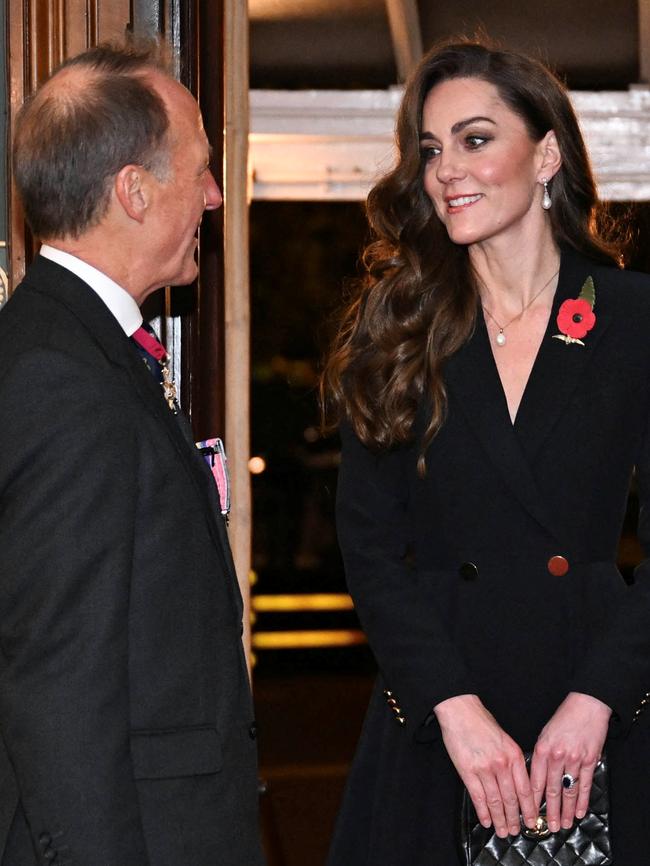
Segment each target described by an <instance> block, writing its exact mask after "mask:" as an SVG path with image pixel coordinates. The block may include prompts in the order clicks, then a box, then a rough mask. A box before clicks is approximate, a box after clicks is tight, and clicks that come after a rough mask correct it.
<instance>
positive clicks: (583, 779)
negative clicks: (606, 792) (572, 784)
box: [576, 764, 596, 819]
mask: <svg viewBox="0 0 650 866" xmlns="http://www.w3.org/2000/svg"><path fill="white" fill-rule="evenodd" d="M595 769H596V764H583V765H582V767H581V768H580V781H579V782H578V798H577V802H576V818H578V819H580V818H584V817H585V815H586V814H587V809H588V808H589V798H590V797H591V786H592V785H593V781H594V770H595Z"/></svg>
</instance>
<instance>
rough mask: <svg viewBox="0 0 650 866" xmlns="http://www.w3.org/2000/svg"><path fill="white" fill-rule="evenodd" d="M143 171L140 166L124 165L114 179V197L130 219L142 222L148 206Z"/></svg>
mask: <svg viewBox="0 0 650 866" xmlns="http://www.w3.org/2000/svg"><path fill="white" fill-rule="evenodd" d="M144 175H145V170H144V169H143V168H142V166H141V165H125V166H124V168H122V169H120V171H119V172H118V173H117V175H116V177H115V183H114V192H115V197H116V198H117V200H118V202H119V203H120V205H121V206H122V210H123V211H124V212H125V214H126V215H127V216H128V217H130V218H131V219H134V220H136V221H137V222H139V223H142V222H144V218H145V212H146V210H147V205H148V198H149V195H148V188H147V183H146V178H145V176H144Z"/></svg>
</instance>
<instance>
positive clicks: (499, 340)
mask: <svg viewBox="0 0 650 866" xmlns="http://www.w3.org/2000/svg"><path fill="white" fill-rule="evenodd" d="M559 273H560V271H559V268H558V270H557V271H556V272H555V273H554V274H553V276H552V277H551V278H550V280H548V281H547V282H545V283H544V285H543V286H542V288H541V289H540V290H539V292H537V294H536V295H533V297H532V298H531V299H530V301H528V303H527V304H526V306H525V307H524V308H523V309H522V310H521V311H520V312H519V313H517V315H516V316H514V317H513V318H512V319H510V321H509V322H506V323H505V325H502V324H501V323H500V322H498V321H497V320H496V319H495V317H494V316H493V315H492V313H491V312H490V311H489V310H488V308H487V307H486V306H485V305H484V304H482V306H483V309H484V311H485V312H486V313H487V314H488V316H489V317H490V318H491V319H492V321H493V322H494V324H495V325H496V326H497V328H498V329H499V333H498V334H497V335H496V337H495V338H494V341H495V343H496V344H497V346H505V344H506V335H505V334H504V333H503V332H504V331H505V329H506V328H509V327H510V325H512V323H513V322H516V321H517V319H520V318H521V317H522V316H523V314H524V313H525V312H526V310H527V309H528V308H529V307H532V305H533V304H534V303H535V301H536V300H537V298H539V296H540V295H541V294H542V292H543V291H544V289H545V288H546V287H547V286H550V284H551V283H552V282H553V280H554V279H555V277H557V275H558V274H559Z"/></svg>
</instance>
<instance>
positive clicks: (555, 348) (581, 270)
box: [515, 250, 611, 465]
mask: <svg viewBox="0 0 650 866" xmlns="http://www.w3.org/2000/svg"><path fill="white" fill-rule="evenodd" d="M596 269H597V270H598V272H599V273H601V272H602V271H601V269H600V268H599V266H598V265H595V264H594V263H593V262H590V261H589V260H588V259H585V258H583V257H582V256H580V255H578V254H577V253H575V252H573V251H570V250H564V251H563V252H562V261H561V267H560V276H559V281H558V288H557V292H556V293H555V299H554V302H553V309H552V311H551V316H550V318H549V322H548V327H547V330H546V334H545V336H544V339H543V340H542V343H541V346H540V349H539V352H538V355H537V358H536V359H535V364H534V365H533V369H532V371H531V374H530V378H529V379H528V384H527V386H526V390H525V392H524V395H523V398H522V401H521V405H520V407H519V411H518V413H517V418H516V420H515V431H516V433H517V436H518V438H519V441H520V442H521V446H522V449H523V452H524V454H525V456H526V458H527V460H528V462H529V463H530V464H531V465H532V463H533V461H534V459H535V457H536V455H537V454H538V453H539V450H540V448H541V447H542V445H543V444H544V441H545V440H546V439H547V438H548V436H549V435H550V434H551V432H552V431H553V429H554V428H555V427H556V426H557V425H558V424H560V423H561V422H562V416H563V413H564V412H565V411H566V409H567V406H568V405H569V404H570V401H571V397H572V395H573V394H574V392H575V390H576V388H577V387H578V386H579V384H580V381H581V378H582V377H583V375H584V372H585V370H586V368H587V366H588V365H589V364H590V363H591V361H592V359H593V357H594V354H596V352H597V347H598V344H599V342H600V339H601V337H602V335H603V334H604V333H605V331H606V330H607V327H608V325H609V323H610V318H611V317H610V313H609V311H608V310H607V309H603V306H602V304H599V302H598V277H597V276H594V272H595V270H596ZM588 276H594V282H595V286H596V304H595V307H594V312H595V314H596V324H595V325H594V327H593V329H592V330H591V331H589V333H588V334H587V335H586V337H584V340H583V342H584V346H580V345H575V344H572V345H567V344H566V343H564V342H563V341H562V340H556V339H554V335H555V334H559V333H560V330H559V328H558V325H557V321H556V320H557V314H558V310H559V308H560V306H561V304H562V303H563V302H564V301H565V300H566V299H567V298H577V297H578V295H579V294H580V290H581V289H582V285H583V283H584V281H585V280H586V278H587V277H588Z"/></svg>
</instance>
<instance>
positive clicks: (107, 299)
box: [40, 244, 142, 337]
mask: <svg viewBox="0 0 650 866" xmlns="http://www.w3.org/2000/svg"><path fill="white" fill-rule="evenodd" d="M40 254H41V255H42V256H43V258H45V259H50V261H52V262H56V264H57V265H61V267H62V268H66V269H67V270H68V271H71V272H72V273H73V274H75V275H76V276H78V277H79V279H81V280H83V281H84V283H87V284H88V285H89V286H90V288H91V289H92V290H93V292H95V294H97V295H98V296H99V297H100V298H101V299H102V301H103V302H104V303H105V304H106V306H107V307H108V309H109V310H110V311H111V313H112V314H113V315H114V316H115V318H116V319H117V321H118V322H119V323H120V325H121V327H122V329H123V331H124V333H125V334H126V336H127V337H130V336H131V335H132V334H134V333H135V332H136V331H137V330H138V328H139V327H140V326H141V325H142V313H141V312H140V307H138V305H137V303H136V302H135V298H133V297H132V296H131V295H130V294H129V293H128V292H127V291H126V289H123V288H122V286H119V285H118V284H117V283H116V282H114V281H113V280H112V279H111V278H110V277H107V276H106V274H103V273H102V272H101V271H98V270H97V268H94V267H93V266H92V265H89V264H88V263H87V262H84V261H82V260H81V259H78V258H77V257H76V256H73V255H71V254H70V253H64V252H63V250H57V249H56V248H55V247H51V246H49V245H48V244H43V246H42V247H41V249H40Z"/></svg>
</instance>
